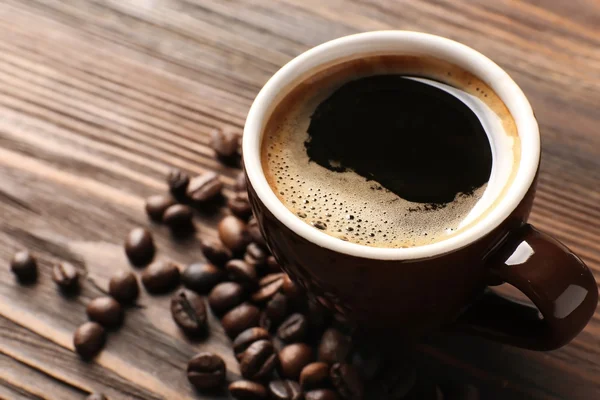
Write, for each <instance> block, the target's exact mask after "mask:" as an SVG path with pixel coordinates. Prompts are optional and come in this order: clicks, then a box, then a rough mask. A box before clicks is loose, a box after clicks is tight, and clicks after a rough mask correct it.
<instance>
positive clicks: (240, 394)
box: [229, 381, 269, 400]
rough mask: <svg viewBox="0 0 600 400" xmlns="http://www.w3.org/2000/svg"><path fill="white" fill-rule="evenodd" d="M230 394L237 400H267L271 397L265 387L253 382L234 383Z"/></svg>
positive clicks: (230, 387)
mask: <svg viewBox="0 0 600 400" xmlns="http://www.w3.org/2000/svg"><path fill="white" fill-rule="evenodd" d="M229 393H230V394H231V395H232V396H233V397H234V398H235V399H237V400H266V399H267V396H268V395H269V394H268V392H267V389H266V388H265V387H264V386H263V385H261V384H260V383H256V382H252V381H236V382H233V383H232V384H231V385H229Z"/></svg>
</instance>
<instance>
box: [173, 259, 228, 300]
mask: <svg viewBox="0 0 600 400" xmlns="http://www.w3.org/2000/svg"><path fill="white" fill-rule="evenodd" d="M224 278H225V271H223V270H222V269H219V268H217V267H215V266H214V265H212V264H206V263H194V264H190V265H188V267H187V268H186V269H184V270H183V272H182V274H181V282H182V283H183V284H184V285H185V287H187V288H188V289H191V290H193V291H195V292H198V293H202V294H204V293H208V292H210V291H211V290H212V288H213V287H215V285H216V284H218V283H219V282H221V281H222V280H223V279H224Z"/></svg>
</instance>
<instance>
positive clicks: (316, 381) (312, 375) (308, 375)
mask: <svg viewBox="0 0 600 400" xmlns="http://www.w3.org/2000/svg"><path fill="white" fill-rule="evenodd" d="M300 386H302V389H304V390H312V389H318V388H325V387H327V386H329V364H327V363H324V362H314V363H310V364H308V365H307V366H306V367H304V368H303V369H302V372H300Z"/></svg>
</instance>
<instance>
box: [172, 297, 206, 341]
mask: <svg viewBox="0 0 600 400" xmlns="http://www.w3.org/2000/svg"><path fill="white" fill-rule="evenodd" d="M171 316H172V317H173V321H175V323H176V324H177V325H179V327H180V328H181V329H182V330H183V331H184V332H185V333H187V334H188V335H194V336H195V335H202V334H204V333H206V330H207V327H208V321H207V314H206V305H205V304H204V299H203V298H202V297H200V296H198V295H197V294H195V293H194V292H191V291H189V290H183V289H182V290H179V291H178V292H177V293H175V295H174V296H173V297H172V298H171Z"/></svg>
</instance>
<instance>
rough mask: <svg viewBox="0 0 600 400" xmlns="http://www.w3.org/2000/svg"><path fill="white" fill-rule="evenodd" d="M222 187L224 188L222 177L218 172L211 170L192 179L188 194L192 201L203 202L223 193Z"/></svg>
mask: <svg viewBox="0 0 600 400" xmlns="http://www.w3.org/2000/svg"><path fill="white" fill-rule="evenodd" d="M221 189H223V182H221V178H219V175H218V174H217V173H215V172H212V171H209V172H205V173H203V174H202V175H199V176H197V177H195V178H194V179H192V180H191V181H190V185H189V186H188V189H187V195H188V197H189V198H190V199H191V200H192V201H194V202H196V203H203V202H206V201H209V200H212V199H214V198H215V197H216V196H218V195H219V194H221Z"/></svg>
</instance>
